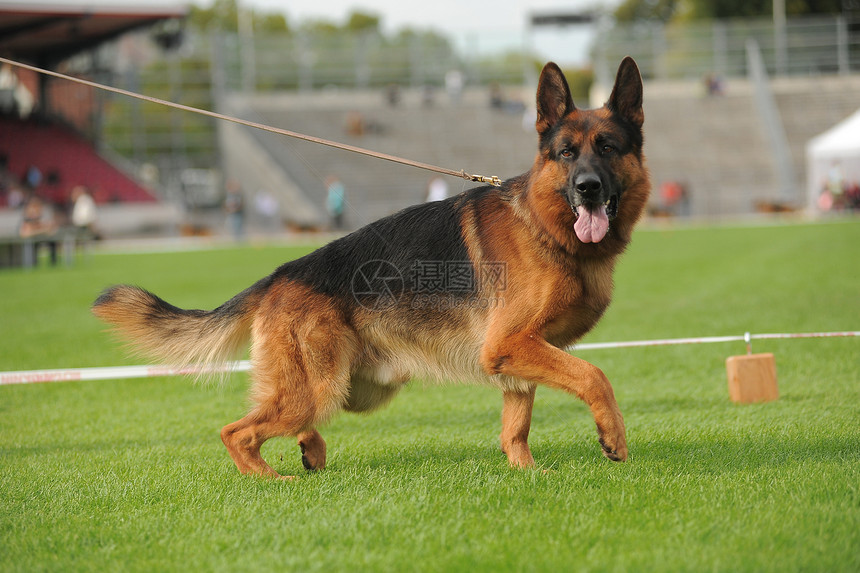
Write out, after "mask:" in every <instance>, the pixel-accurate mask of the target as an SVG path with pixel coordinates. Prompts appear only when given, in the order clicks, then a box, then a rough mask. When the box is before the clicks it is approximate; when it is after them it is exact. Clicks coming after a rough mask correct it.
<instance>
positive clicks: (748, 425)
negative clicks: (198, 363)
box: [0, 220, 860, 572]
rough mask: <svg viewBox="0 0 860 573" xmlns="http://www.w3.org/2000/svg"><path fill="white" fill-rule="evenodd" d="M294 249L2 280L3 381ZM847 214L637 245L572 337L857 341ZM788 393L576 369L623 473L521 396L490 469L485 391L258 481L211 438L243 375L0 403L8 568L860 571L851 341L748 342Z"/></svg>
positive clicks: (622, 366)
mask: <svg viewBox="0 0 860 573" xmlns="http://www.w3.org/2000/svg"><path fill="white" fill-rule="evenodd" d="M306 251H307V250H306V249H300V248H285V247H281V248H274V247H270V248H253V247H247V248H236V249H219V250H205V251H199V252H181V253H162V254H108V253H99V254H96V255H95V256H93V258H92V259H91V260H90V261H89V262H87V263H85V264H82V265H79V266H77V267H75V268H72V269H47V268H40V269H37V270H34V271H31V272H24V271H9V270H6V271H3V272H2V273H0V293H2V296H0V333H2V336H0V370H21V369H35V368H60V367H84V366H109V365H119V364H136V363H139V362H140V361H139V360H136V359H133V358H128V357H127V356H126V355H125V354H124V351H123V349H122V347H121V345H118V344H116V343H114V342H113V341H112V340H111V339H110V337H109V336H107V335H106V334H104V332H103V327H102V325H101V324H99V323H98V322H97V321H96V320H95V319H94V318H92V317H91V316H90V314H89V311H88V307H89V305H90V303H91V302H92V300H93V299H94V298H95V297H96V295H97V294H98V293H99V291H100V290H101V289H102V288H103V287H105V286H107V285H109V284H112V283H117V282H130V283H136V284H140V285H141V286H144V287H147V288H149V289H151V290H153V291H155V292H156V293H158V294H159V295H161V296H163V297H164V298H166V299H167V300H168V301H170V302H172V303H174V304H176V305H178V306H183V307H193V308H211V307H214V306H216V305H218V304H220V303H221V302H223V301H225V300H226V299H228V298H229V297H230V296H232V295H233V294H235V293H236V292H238V291H239V290H241V289H243V288H244V287H246V286H248V285H249V284H251V282H253V281H254V280H256V279H257V278H260V277H262V276H264V275H266V274H268V273H269V272H270V271H271V270H272V269H274V268H275V266H277V265H278V264H280V263H281V262H283V260H285V259H288V258H291V257H295V256H298V255H300V254H302V253H303V252H306ZM858 253H860V221H857V220H854V221H847V222H838V223H829V224H816V225H786V226H771V227H756V228H752V227H751V228H744V227H740V228H708V229H672V230H647V231H640V232H638V233H637V234H636V236H635V238H634V243H633V245H632V246H631V248H630V250H629V252H628V253H627V255H626V256H625V257H624V259H623V260H622V263H621V264H620V266H619V269H618V273H617V276H616V284H617V289H616V296H615V300H614V302H613V305H612V307H610V310H609V312H608V313H607V315H606V317H605V318H604V320H603V322H602V323H601V324H600V325H599V326H598V328H597V329H595V331H594V332H593V333H592V334H591V335H589V337H588V338H587V340H586V341H588V342H597V341H609V340H636V339H648V338H673V337H686V336H716V335H737V334H743V332H745V331H752V332H757V333H763V332H809V331H828V330H860V258H858ZM753 350H754V351H756V352H773V353H774V354H775V355H776V361H777V370H778V375H779V389H780V399H779V400H778V401H776V402H772V403H768V404H758V405H747V406H739V405H735V404H733V403H731V402H730V401H729V399H728V392H727V385H726V373H725V359H726V357H728V356H730V355H733V354H743V353H744V352H745V348H744V345H743V344H742V343H734V344H732V343H727V344H710V345H698V346H676V347H659V348H639V349H631V350H591V351H588V352H585V351H583V352H581V353H579V355H581V356H582V357H583V358H585V359H586V360H589V361H591V362H593V363H595V364H597V365H598V366H600V367H601V368H602V369H603V370H604V371H605V372H606V374H607V375H608V376H609V378H610V379H611V380H612V381H613V385H614V387H615V392H616V396H617V397H618V401H619V403H620V405H621V408H622V411H623V412H624V414H625V421H626V423H627V428H628V443H629V447H630V460H629V461H628V462H627V463H625V464H617V463H613V462H610V461H608V460H606V459H605V458H603V456H602V455H601V454H600V448H599V446H598V444H597V440H596V432H595V429H594V424H593V421H592V420H591V416H590V414H589V412H588V410H587V408H586V407H585V406H584V405H583V404H581V403H579V402H577V401H576V400H575V399H573V398H571V397H569V396H567V395H564V394H562V393H560V392H555V391H552V390H548V389H545V388H541V389H539V390H538V395H537V400H536V403H535V415H534V420H533V425H532V434H531V440H530V443H531V445H532V451H533V453H534V455H535V458H536V460H537V462H538V464H539V465H540V466H541V468H542V469H545V470H549V471H546V472H544V471H539V470H527V471H517V470H511V469H509V468H508V467H507V463H506V458H505V457H504V456H503V455H502V454H501V452H500V451H499V450H498V438H497V435H498V432H499V429H500V408H501V396H500V394H499V393H498V392H496V391H493V390H491V389H487V388H480V387H471V386H460V385H451V386H447V387H437V386H429V385H425V384H422V383H420V382H417V383H414V384H412V385H411V386H410V387H408V388H407V389H406V390H405V391H404V392H402V393H401V394H400V396H398V398H397V399H396V400H395V401H394V402H393V403H392V405H391V406H390V407H389V408H387V409H386V410H383V411H381V412H379V413H375V414H372V415H371V416H355V415H349V414H344V415H341V416H338V417H337V418H335V420H334V421H333V422H332V423H331V424H330V425H329V426H328V427H327V428H325V429H324V430H323V435H324V437H325V438H326V440H327V442H328V445H329V456H328V467H327V469H326V470H325V471H322V472H319V473H316V474H307V473H305V472H304V470H303V469H302V467H301V462H300V456H299V452H298V448H297V447H296V445H295V443H294V442H293V441H290V440H285V439H275V440H271V441H270V442H268V443H267V444H266V447H265V448H264V455H265V456H266V457H267V459H268V460H269V461H270V462H271V463H272V465H273V467H274V468H275V469H276V470H277V471H279V472H281V473H292V474H299V475H301V476H302V477H301V479H299V480H297V481H295V482H290V483H283V482H273V481H266V480H260V479H256V478H249V477H244V476H241V475H239V474H238V472H237V471H236V469H235V467H234V466H233V463H232V462H231V461H230V459H229V457H228V455H227V453H226V450H225V449H224V447H223V445H222V444H221V442H220V439H219V434H218V432H219V430H220V428H221V426H223V425H224V424H226V423H228V422H232V421H234V420H235V419H237V418H239V417H241V416H242V415H244V413H245V409H246V407H247V400H246V386H247V384H246V375H244V374H242V375H239V374H236V375H234V376H233V377H232V378H231V379H230V380H228V381H227V382H226V383H225V384H223V385H217V384H214V385H195V384H193V383H192V382H190V381H188V380H186V379H182V378H153V379H145V380H120V381H105V382H69V383H62V384H35V385H26V386H6V387H0V571H4V572H7V571H9V572H11V571H28V572H29V571H40V570H51V571H147V572H148V571H186V570H192V571H212V570H217V571H262V570H273V569H285V568H287V569H289V570H298V571H313V570H323V571H340V570H350V571H352V570H383V571H412V570H414V571H465V570H470V571H569V570H583V571H592V570H593V571H609V570H611V571H709V570H711V571H780V572H782V571H828V572H830V571H851V572H854V571H858V570H860V341H858V340H857V339H813V340H790V341H758V342H755V343H754V348H753Z"/></svg>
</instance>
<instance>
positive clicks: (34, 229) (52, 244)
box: [18, 195, 57, 265]
mask: <svg viewBox="0 0 860 573" xmlns="http://www.w3.org/2000/svg"><path fill="white" fill-rule="evenodd" d="M56 232H57V225H56V224H55V223H54V221H53V219H52V217H51V214H50V213H49V210H46V209H45V205H44V203H43V202H42V200H41V199H39V198H38V197H36V196H35V195H33V196H31V197H30V199H28V200H27V203H26V204H25V205H24V213H23V218H22V219H21V225H20V226H19V227H18V235H19V236H20V237H21V238H22V239H31V240H32V241H33V248H34V251H33V252H34V260H33V262H34V263H35V262H36V261H38V259H39V256H38V255H39V249H40V248H41V247H43V246H47V247H48V250H49V251H50V255H51V265H56V264H57V238H56V236H55V234H56Z"/></svg>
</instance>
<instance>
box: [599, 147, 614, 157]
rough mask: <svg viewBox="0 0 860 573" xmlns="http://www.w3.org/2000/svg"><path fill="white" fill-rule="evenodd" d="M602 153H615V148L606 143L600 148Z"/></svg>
mask: <svg viewBox="0 0 860 573" xmlns="http://www.w3.org/2000/svg"><path fill="white" fill-rule="evenodd" d="M600 153H602V154H603V155H612V154H613V153H615V148H614V147H612V146H611V145H609V144H604V145H603V147H601V148H600Z"/></svg>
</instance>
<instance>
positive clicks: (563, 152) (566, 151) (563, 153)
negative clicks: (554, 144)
mask: <svg viewBox="0 0 860 573" xmlns="http://www.w3.org/2000/svg"><path fill="white" fill-rule="evenodd" d="M561 156H562V157H564V158H565V159H570V158H571V157H573V150H572V149H571V148H569V147H565V148H564V149H562V150H561Z"/></svg>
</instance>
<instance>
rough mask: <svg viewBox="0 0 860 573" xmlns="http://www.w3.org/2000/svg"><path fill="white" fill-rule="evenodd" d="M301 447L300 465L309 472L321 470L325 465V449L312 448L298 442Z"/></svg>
mask: <svg viewBox="0 0 860 573" xmlns="http://www.w3.org/2000/svg"><path fill="white" fill-rule="evenodd" d="M299 447H300V448H301V449H302V465H303V466H304V467H305V469H306V470H308V471H309V472H314V471H317V470H321V469H323V468H324V467H325V450H324V449H323V450H319V449H312V448H308V447H306V445H305V444H303V443H300V444H299Z"/></svg>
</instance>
